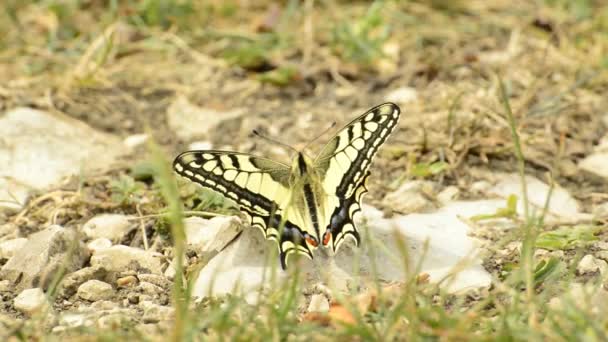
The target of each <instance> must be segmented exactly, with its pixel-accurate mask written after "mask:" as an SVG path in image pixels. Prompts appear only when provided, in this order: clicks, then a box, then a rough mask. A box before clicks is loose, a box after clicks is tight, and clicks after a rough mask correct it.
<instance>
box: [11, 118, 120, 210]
mask: <svg viewBox="0 0 608 342" xmlns="http://www.w3.org/2000/svg"><path fill="white" fill-rule="evenodd" d="M0 137H2V141H3V143H2V144H0V165H2V167H1V168H0V180H1V181H0V189H2V190H0V203H4V202H3V201H8V202H14V198H13V197H16V198H17V202H19V204H17V205H16V206H20V205H22V204H23V203H24V198H27V194H28V193H29V192H30V191H32V190H33V189H43V188H46V187H48V186H51V185H54V184H57V183H58V182H59V181H60V180H61V179H62V178H64V177H66V176H70V175H77V174H81V173H82V172H83V171H84V172H87V171H90V170H94V169H103V170H105V169H107V168H108V167H109V165H111V163H112V162H113V161H114V160H116V159H117V158H118V157H119V156H121V155H123V154H124V153H125V151H123V149H122V148H120V147H121V143H120V140H119V139H118V138H117V137H115V136H112V135H109V134H106V133H102V132H99V131H96V130H94V129H92V128H91V127H89V126H87V125H86V124H84V123H83V122H81V121H78V120H76V119H73V118H71V117H69V116H66V115H61V114H58V113H50V112H44V111H40V110H36V109H32V108H16V109H13V110H9V111H7V112H5V113H4V114H3V115H0ZM16 151H18V153H15V152H16ZM6 182H9V185H10V186H9V187H8V188H7V187H4V186H3V184H2V183H4V184H6ZM15 187H16V188H15ZM11 192H12V193H13V195H15V196H11V195H10V193H11Z"/></svg>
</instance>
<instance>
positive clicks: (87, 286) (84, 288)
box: [76, 279, 114, 302]
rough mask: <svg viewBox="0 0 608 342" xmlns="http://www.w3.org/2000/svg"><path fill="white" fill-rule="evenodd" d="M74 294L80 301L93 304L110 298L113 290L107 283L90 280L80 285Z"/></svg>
mask: <svg viewBox="0 0 608 342" xmlns="http://www.w3.org/2000/svg"><path fill="white" fill-rule="evenodd" d="M76 294H77V295H78V297H79V298H81V299H84V300H88V301H91V302H95V301H98V300H104V299H110V298H112V296H113V295H114V289H113V288H112V285H110V284H108V283H104V282H103V281H100V280H96V279H91V280H88V281H86V282H85V283H83V284H82V285H80V286H79V287H78V291H77V292H76Z"/></svg>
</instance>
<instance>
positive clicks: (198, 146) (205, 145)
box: [188, 141, 213, 150]
mask: <svg viewBox="0 0 608 342" xmlns="http://www.w3.org/2000/svg"><path fill="white" fill-rule="evenodd" d="M212 148H213V144H211V142H209V141H194V142H192V143H190V144H189V145H188V149H189V150H211V149H212Z"/></svg>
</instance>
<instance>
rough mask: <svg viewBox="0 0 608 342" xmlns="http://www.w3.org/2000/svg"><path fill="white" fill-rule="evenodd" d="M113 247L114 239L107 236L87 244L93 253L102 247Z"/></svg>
mask: <svg viewBox="0 0 608 342" xmlns="http://www.w3.org/2000/svg"><path fill="white" fill-rule="evenodd" d="M110 247H112V241H110V239H107V238H97V239H95V240H93V241H91V242H89V243H88V244H87V248H88V249H89V251H90V252H91V253H95V252H97V251H99V250H101V249H106V248H110Z"/></svg>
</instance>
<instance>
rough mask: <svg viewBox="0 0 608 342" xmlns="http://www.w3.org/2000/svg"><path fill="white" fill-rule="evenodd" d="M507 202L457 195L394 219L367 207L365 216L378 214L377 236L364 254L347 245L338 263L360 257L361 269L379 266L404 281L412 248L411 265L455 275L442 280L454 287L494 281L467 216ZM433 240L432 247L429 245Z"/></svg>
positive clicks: (373, 227)
mask: <svg viewBox="0 0 608 342" xmlns="http://www.w3.org/2000/svg"><path fill="white" fill-rule="evenodd" d="M502 207H504V201H503V200H486V201H455V202H451V203H450V204H449V205H447V206H445V207H443V208H440V209H439V210H437V211H435V212H431V213H424V214H419V213H413V214H409V215H403V216H396V217H393V218H391V219H386V218H377V214H376V213H375V212H374V211H372V213H371V215H370V214H368V210H369V207H364V209H363V216H364V217H368V216H371V217H376V218H374V219H369V218H368V219H367V220H366V222H367V227H368V229H369V234H368V235H369V236H371V237H373V240H372V241H368V242H367V243H362V244H361V253H362V254H363V255H362V256H361V257H360V258H359V259H358V260H357V258H356V256H355V255H356V253H355V254H354V255H349V253H351V252H349V251H348V248H345V247H342V248H341V249H340V251H339V252H338V253H337V255H336V263H337V264H338V265H340V267H341V268H342V269H348V265H352V264H353V263H355V262H359V263H360V267H361V272H372V271H373V270H374V269H376V270H377V274H376V277H377V278H378V279H381V280H385V281H403V280H404V279H406V277H407V275H406V274H405V273H404V269H405V267H404V266H405V265H404V261H403V259H402V257H401V256H403V255H404V253H407V255H408V257H409V260H407V262H408V263H409V266H410V269H412V268H411V266H415V265H418V264H420V266H421V268H420V272H421V273H427V274H429V275H430V280H431V281H438V280H440V279H442V278H444V277H446V276H452V279H450V281H446V282H444V283H442V285H443V286H444V287H445V288H446V289H447V290H448V291H451V292H456V291H461V290H466V289H469V288H475V287H484V286H488V285H489V284H490V282H491V276H490V275H489V274H488V272H487V271H486V270H485V269H484V268H483V267H482V266H481V260H480V259H479V257H478V256H477V253H478V251H477V245H476V243H475V241H474V240H473V239H472V238H470V237H469V236H468V231H469V229H470V228H469V226H468V225H467V224H466V222H464V221H463V220H462V219H461V217H471V216H474V215H479V214H487V213H494V212H495V211H496V210H497V209H498V208H502ZM362 219H363V218H362V217H360V218H358V219H357V220H356V221H357V222H361V220H362ZM358 225H359V227H360V230H361V231H362V232H361V236H362V238H365V236H366V235H365V234H366V233H365V231H363V227H364V226H365V225H362V224H361V223H358ZM396 233H397V234H396ZM399 235H401V236H403V239H404V240H403V242H404V243H405V246H406V247H407V251H402V250H401V248H400V247H399V244H398V243H397V240H396V239H397V237H398V236H399ZM427 242H428V250H425V247H424V246H425V244H426V243H427ZM370 248H373V249H374V253H373V254H372V253H370V251H369V249H370ZM343 249H345V251H344V252H346V253H344V252H343ZM354 251H355V252H356V249H354ZM371 255H376V259H372V258H371ZM421 259H422V261H421ZM374 263H375V264H376V266H375V267H374V266H373V264H374ZM378 265H382V266H381V267H378ZM351 268H352V267H351Z"/></svg>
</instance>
